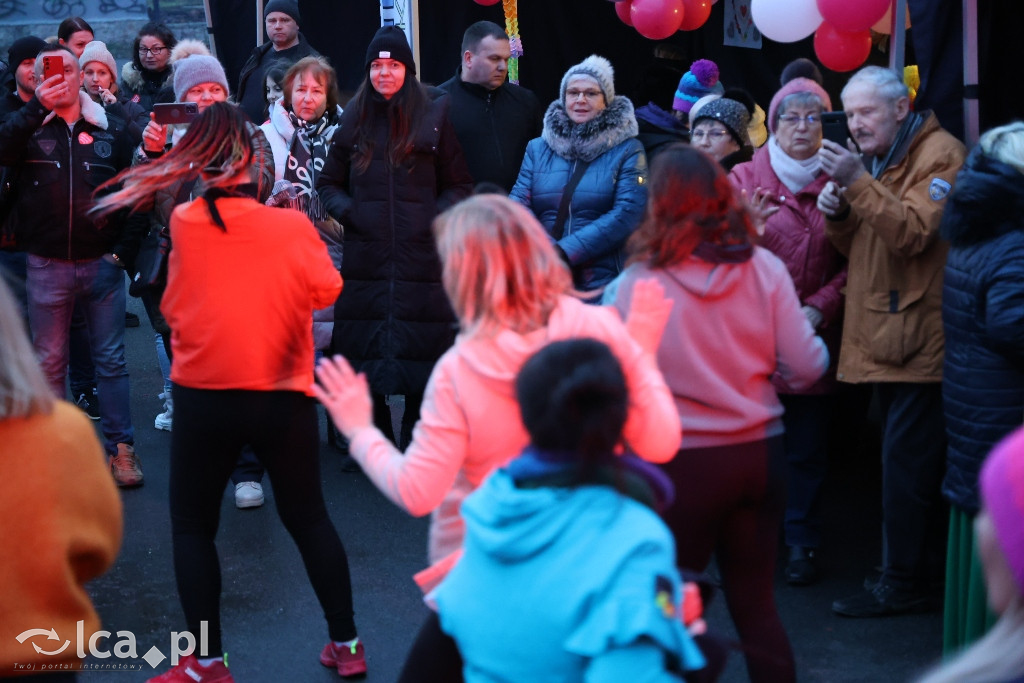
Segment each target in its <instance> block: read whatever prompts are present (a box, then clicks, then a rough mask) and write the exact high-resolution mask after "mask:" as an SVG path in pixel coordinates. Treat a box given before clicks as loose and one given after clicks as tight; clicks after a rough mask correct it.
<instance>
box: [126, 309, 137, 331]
mask: <svg viewBox="0 0 1024 683" xmlns="http://www.w3.org/2000/svg"><path fill="white" fill-rule="evenodd" d="M124 326H125V327H138V326H139V316H137V315H135V314H134V313H129V312H128V311H125V314H124Z"/></svg>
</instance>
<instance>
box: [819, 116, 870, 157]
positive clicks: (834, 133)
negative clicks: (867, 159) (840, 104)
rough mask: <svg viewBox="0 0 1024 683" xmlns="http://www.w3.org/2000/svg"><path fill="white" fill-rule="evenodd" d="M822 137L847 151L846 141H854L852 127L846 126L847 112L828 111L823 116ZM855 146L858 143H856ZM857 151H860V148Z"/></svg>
mask: <svg viewBox="0 0 1024 683" xmlns="http://www.w3.org/2000/svg"><path fill="white" fill-rule="evenodd" d="M821 136H822V137H823V138H825V139H826V140H831V141H832V142H834V143H836V144H837V145H839V146H841V147H842V148H843V149H846V141H847V140H852V139H853V136H852V135H850V127H849V126H848V125H847V124H846V112H845V111H826V112H822V114H821ZM853 144H854V145H856V144H857V143H856V142H854V143H853ZM857 149H860V147H859V146H858V147H857Z"/></svg>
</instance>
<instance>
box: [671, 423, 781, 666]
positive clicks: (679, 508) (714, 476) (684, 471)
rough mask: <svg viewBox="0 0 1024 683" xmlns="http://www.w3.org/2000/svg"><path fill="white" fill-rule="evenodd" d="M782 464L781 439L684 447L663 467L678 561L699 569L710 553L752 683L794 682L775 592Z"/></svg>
mask: <svg viewBox="0 0 1024 683" xmlns="http://www.w3.org/2000/svg"><path fill="white" fill-rule="evenodd" d="M785 465H786V452H785V449H784V447H783V438H782V437H781V436H778V437H773V438H771V439H768V440H766V441H751V442H748V443H740V444H732V445H729V446H718V447H711V448H691V449H685V450H681V451H679V453H678V454H677V455H676V457H675V459H673V460H672V461H671V462H669V463H666V464H665V465H663V468H664V470H665V472H666V473H667V474H668V475H669V476H670V477H671V478H672V481H673V483H674V484H675V486H676V499H675V503H673V505H672V507H670V508H669V509H668V510H666V511H665V513H664V514H663V515H662V517H663V518H664V519H665V522H666V523H667V524H668V526H669V528H670V529H672V533H673V535H674V536H675V539H676V560H677V562H678V564H679V566H680V567H683V568H685V569H694V570H697V571H703V570H704V569H705V568H706V567H707V565H708V562H709V561H710V560H711V554H712V553H714V554H715V556H716V558H717V560H718V569H719V571H720V572H721V574H722V592H723V593H724V595H725V601H726V605H727V606H728V608H729V614H730V615H731V616H732V620H733V622H734V623H735V624H736V631H737V632H738V633H739V636H740V641H741V643H742V645H743V651H744V656H745V657H746V661H747V672H748V673H749V674H750V680H751V681H753V682H754V683H760V682H762V681H771V682H772V683H786V682H787V681H795V680H796V669H795V664H794V661H793V650H792V648H791V647H790V644H789V638H788V637H787V636H786V632H785V630H784V629H783V627H782V622H781V621H780V620H779V613H778V610H777V608H776V606H775V594H774V578H775V558H776V554H777V552H778V539H779V527H780V525H781V524H782V513H783V509H784V506H785V495H786V483H785V482H786V480H785V475H786V469H785Z"/></svg>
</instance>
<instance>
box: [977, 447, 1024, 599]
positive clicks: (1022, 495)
mask: <svg viewBox="0 0 1024 683" xmlns="http://www.w3.org/2000/svg"><path fill="white" fill-rule="evenodd" d="M979 483H980V484H981V498H982V501H983V502H984V505H985V509H986V510H987V511H988V514H989V516H991V518H992V524H993V525H994V526H995V529H996V538H997V539H998V540H999V547H1000V549H1002V551H1003V555H1004V556H1005V557H1006V563H1007V564H1008V565H1009V566H1010V571H1012V572H1013V577H1014V579H1016V581H1017V588H1018V589H1019V590H1020V591H1021V593H1024V429H1018V430H1017V431H1015V432H1014V433H1012V434H1010V435H1009V436H1008V437H1006V438H1005V439H1003V440H1002V441H1000V442H999V443H998V444H996V447H995V448H994V449H992V453H991V454H990V455H989V456H988V459H986V460H985V464H984V465H983V466H982V468H981V476H980V478H979Z"/></svg>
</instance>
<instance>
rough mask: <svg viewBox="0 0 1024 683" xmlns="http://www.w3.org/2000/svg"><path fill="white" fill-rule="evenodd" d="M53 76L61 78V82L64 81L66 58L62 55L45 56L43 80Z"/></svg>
mask: <svg viewBox="0 0 1024 683" xmlns="http://www.w3.org/2000/svg"><path fill="white" fill-rule="evenodd" d="M51 76H60V80H62V81H63V80H64V57H62V56H61V55H44V56H43V80H44V81H45V80H46V79H47V78H50V77H51Z"/></svg>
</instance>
